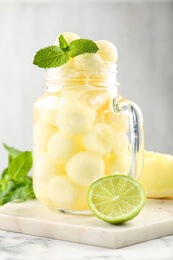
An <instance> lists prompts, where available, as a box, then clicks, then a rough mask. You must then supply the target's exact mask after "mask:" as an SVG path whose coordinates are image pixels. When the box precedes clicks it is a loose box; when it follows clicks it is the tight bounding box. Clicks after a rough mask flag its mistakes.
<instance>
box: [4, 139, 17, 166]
mask: <svg viewBox="0 0 173 260" xmlns="http://www.w3.org/2000/svg"><path fill="white" fill-rule="evenodd" d="M3 146H4V148H5V149H6V150H7V152H8V154H9V157H8V159H9V162H11V161H12V160H13V159H14V158H16V156H18V155H19V154H20V153H21V151H19V150H17V149H15V148H13V147H11V146H8V145H7V144H5V143H3Z"/></svg>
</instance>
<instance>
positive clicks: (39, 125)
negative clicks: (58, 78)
mask: <svg viewBox="0 0 173 260" xmlns="http://www.w3.org/2000/svg"><path fill="white" fill-rule="evenodd" d="M111 99H112V96H111V93H110V92H109V90H99V89H98V90H97V89H94V90H88V88H86V87H85V86H81V87H80V86H78V87H76V88H68V89H62V90H61V91H57V92H56V93H53V94H50V93H47V94H45V95H44V96H43V97H41V98H40V99H39V100H37V102H36V103H35V105H34V132H33V136H34V151H33V153H34V168H33V179H34V191H35V194H36V197H37V198H38V199H39V200H40V201H42V202H43V203H44V204H46V205H47V206H48V207H49V208H51V209H59V208H60V209H61V208H63V209H68V210H88V205H87V192H88V188H89V186H90V185H91V184H92V183H93V182H94V181H96V180H97V179H99V178H101V177H104V176H107V175H111V174H114V173H122V174H127V173H128V171H129V168H130V152H129V147H130V144H129V139H128V131H129V126H128V116H127V114H126V112H123V113H118V114H115V113H113V112H112V111H111Z"/></svg>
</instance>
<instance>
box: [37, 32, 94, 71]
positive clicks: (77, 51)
mask: <svg viewBox="0 0 173 260" xmlns="http://www.w3.org/2000/svg"><path fill="white" fill-rule="evenodd" d="M58 39H59V46H56V45H53V46H48V47H46V48H44V49H40V50H39V51H37V52H36V54H35V56H34V60H33V64H34V65H37V66H38V67H40V68H45V69H46V68H55V67H60V66H62V65H63V64H65V63H67V62H68V61H69V59H70V58H74V57H76V56H78V55H81V54H85V53H96V52H97V51H98V50H99V48H98V47H97V45H96V44H95V42H93V41H92V40H88V39H77V40H74V41H71V42H70V43H69V44H68V43H67V41H66V40H65V38H64V36H63V35H62V34H61V35H60V36H59V38H58Z"/></svg>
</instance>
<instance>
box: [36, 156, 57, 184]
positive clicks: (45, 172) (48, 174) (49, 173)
mask: <svg viewBox="0 0 173 260" xmlns="http://www.w3.org/2000/svg"><path fill="white" fill-rule="evenodd" d="M57 174H61V172H60V169H59V167H58V166H57V165H56V164H55V163H54V162H53V161H52V160H51V159H50V157H49V156H48V154H47V153H42V154H41V155H40V156H39V157H38V158H37V159H36V160H35V162H34V167H33V177H34V179H35V181H37V180H39V181H40V182H42V183H44V184H47V183H48V181H49V180H50V179H51V178H52V177H54V176H56V175H57Z"/></svg>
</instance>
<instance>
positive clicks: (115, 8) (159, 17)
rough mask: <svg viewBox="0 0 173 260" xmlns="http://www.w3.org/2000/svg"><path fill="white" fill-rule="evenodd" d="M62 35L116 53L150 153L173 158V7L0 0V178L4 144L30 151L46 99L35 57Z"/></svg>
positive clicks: (123, 87) (170, 4) (115, 0)
mask: <svg viewBox="0 0 173 260" xmlns="http://www.w3.org/2000/svg"><path fill="white" fill-rule="evenodd" d="M64 31H72V32H75V33H77V34H78V35H80V36H81V37H85V38H89V39H93V40H99V39H106V40H109V41H111V42H113V43H114V44H115V45H116V46H117V48H118V51H119V62H118V66H119V81H120V83H121V86H120V89H119V92H120V94H121V95H123V96H125V97H127V98H129V99H131V100H133V101H135V102H136V103H137V104H138V105H139V106H140V107H141V109H142V111H143V115H144V123H145V143H146V149H148V150H154V151H158V152H165V153H172V154H173V130H172V129H173V119H172V118H173V115H172V114H173V113H172V110H173V1H171V0H170V1H167V0H162V1H161V0H160V1H157V0H154V1H152V0H150V1H142V0H141V1H140V0H138V1H137V0H136V1H130V0H127V1H126V0H123V1H120V0H119V1H118V0H112V1H111V0H105V1H104V0H100V1H98V0H92V1H89V0H88V1H87V0H86V1H85V0H78V1H73V0H69V1H68V0H65V1H60V0H57V1H56V0H54V1H51V0H50V1H48V0H47V1H44V0H42V1H40V0H39V1H38V0H37V1H36V0H35V1H34V0H32V1H31V0H30V1H29V0H11V1H10V0H6V1H5V0H4V1H2V0H0V170H1V169H3V168H4V167H5V165H6V161H7V158H6V152H5V150H4V149H3V148H2V145H1V144H2V143H3V142H5V143H7V144H8V145H12V146H14V147H17V148H19V149H32V104H33V102H34V100H35V99H36V98H37V97H39V96H40V95H41V94H42V93H43V91H44V89H43V79H44V75H43V71H42V70H41V69H39V68H37V67H35V66H34V65H32V60H33V56H34V54H35V52H36V51H37V50H38V49H40V48H41V47H45V46H47V45H51V44H52V43H53V42H54V40H55V38H56V36H57V35H58V34H60V33H62V32H64Z"/></svg>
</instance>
